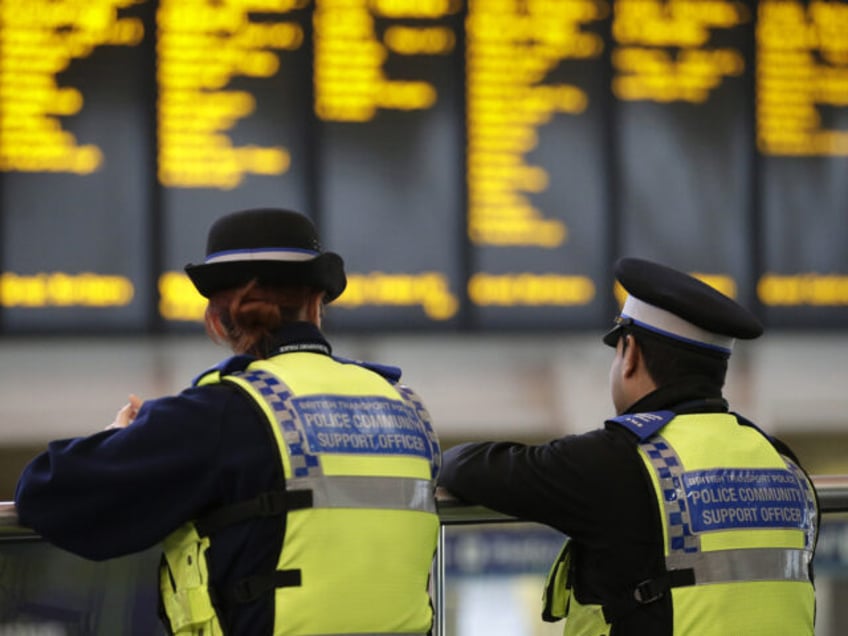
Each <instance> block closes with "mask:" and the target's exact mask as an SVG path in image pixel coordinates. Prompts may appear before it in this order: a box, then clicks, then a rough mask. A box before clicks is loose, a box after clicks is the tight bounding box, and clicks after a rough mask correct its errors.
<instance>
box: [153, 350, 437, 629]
mask: <svg viewBox="0 0 848 636" xmlns="http://www.w3.org/2000/svg"><path fill="white" fill-rule="evenodd" d="M214 382H227V383H232V384H234V385H236V386H238V387H239V388H240V389H241V390H242V391H243V392H244V393H245V394H246V395H248V396H250V397H251V398H252V399H253V400H255V401H256V403H257V405H258V406H259V407H260V408H261V410H262V412H263V413H264V414H265V416H266V419H267V421H268V425H269V427H270V429H271V431H272V432H273V436H274V439H275V440H276V443H277V448H278V450H279V458H280V462H281V464H282V468H283V474H284V476H285V480H286V486H285V494H284V496H281V495H280V493H275V492H273V491H272V492H269V493H265V494H264V495H262V496H261V497H259V498H258V499H257V500H251V501H249V502H241V503H237V504H234V505H232V506H228V507H226V508H224V509H222V510H220V511H216V512H213V513H212V514H211V515H209V516H208V517H205V518H204V519H201V520H197V521H196V522H194V523H191V524H187V525H186V526H184V527H183V528H181V529H179V530H178V531H177V532H175V533H174V534H173V535H171V536H170V537H168V539H167V540H166V542H165V545H164V553H165V555H164V559H163V567H162V568H161V573H160V588H161V591H162V604H163V608H164V613H165V615H166V616H167V619H168V621H167V622H168V623H169V624H170V627H171V629H172V630H173V632H174V633H176V634H180V635H182V634H194V635H198V636H200V635H201V634H202V635H203V636H216V635H218V634H224V633H225V632H224V631H223V630H222V626H221V624H220V622H219V620H218V617H217V613H216V611H215V606H214V604H213V602H212V598H214V597H215V595H213V596H212V597H210V594H209V589H208V579H207V570H206V558H205V551H206V550H207V549H208V547H209V545H210V542H214V540H215V536H214V530H215V529H216V528H218V527H221V526H222V525H227V524H230V523H235V522H241V521H245V520H248V519H250V518H252V517H256V516H260V515H285V528H286V529H285V537H284V540H283V547H282V550H281V552H280V554H279V556H278V559H277V563H276V567H275V569H274V570H271V571H268V572H257V573H255V575H254V576H252V577H249V578H247V579H244V580H242V581H239V582H237V584H236V585H235V587H234V588H233V589H231V590H215V592H216V595H217V597H219V598H222V599H226V600H227V601H229V602H234V603H242V602H250V601H253V600H256V599H257V598H259V597H261V596H263V595H267V594H269V593H271V594H272V595H273V600H274V617H275V618H274V632H273V633H274V635H275V636H308V635H315V634H321V635H333V634H365V633H367V634H426V633H427V632H428V631H429V629H430V627H431V624H432V621H433V611H432V606H431V603H430V597H429V593H428V584H429V574H430V569H431V566H432V561H433V556H434V553H435V549H436V542H437V538H438V531H439V518H438V515H437V512H436V505H435V498H434V486H435V477H436V474H435V473H436V471H437V470H438V462H439V460H440V451H439V446H438V440H437V438H436V435H435V433H434V431H433V428H432V425H431V422H430V418H429V415H428V413H427V411H426V409H425V407H424V406H423V405H422V404H421V402H420V400H419V399H418V398H417V397H416V396H415V394H414V393H413V392H412V391H411V390H409V389H408V388H406V387H404V386H401V385H393V384H392V383H390V382H389V381H387V380H386V379H385V378H383V377H381V376H380V375H378V374H376V373H374V372H373V371H371V370H368V369H366V368H363V367H361V366H358V365H356V364H348V363H342V362H339V361H337V360H335V359H333V358H331V357H329V356H326V355H318V354H315V353H303V352H297V353H286V354H284V355H279V356H276V357H273V358H271V359H269V360H259V361H254V362H252V363H250V364H249V365H248V366H247V367H246V368H245V369H244V370H243V371H241V372H237V373H232V374H226V375H220V374H219V373H217V372H216V373H212V374H210V375H209V376H207V377H205V378H204V379H203V380H201V382H200V383H201V384H209V383H214ZM222 602H225V601H222Z"/></svg>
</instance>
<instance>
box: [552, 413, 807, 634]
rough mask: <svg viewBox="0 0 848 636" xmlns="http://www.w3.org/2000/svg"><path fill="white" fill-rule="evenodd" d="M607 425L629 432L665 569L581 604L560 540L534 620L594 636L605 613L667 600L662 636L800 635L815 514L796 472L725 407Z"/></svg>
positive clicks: (604, 624) (606, 623) (610, 618)
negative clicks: (600, 601)
mask: <svg viewBox="0 0 848 636" xmlns="http://www.w3.org/2000/svg"><path fill="white" fill-rule="evenodd" d="M612 421H613V422H616V423H618V424H619V425H621V426H624V427H625V428H627V429H629V430H630V431H632V432H633V433H635V434H636V436H637V437H638V452H639V456H640V458H641V459H642V462H643V464H644V466H645V469H646V470H647V472H648V474H649V475H650V478H651V483H652V484H653V486H654V491H655V494H656V498H657V505H658V507H659V511H660V517H661V519H662V528H663V543H664V546H665V548H664V557H665V569H664V571H662V572H657V573H656V574H655V575H654V576H652V577H651V578H649V579H647V580H645V581H642V582H638V583H636V584H634V587H633V589H632V598H629V599H625V600H624V601H621V600H618V601H613V602H610V603H609V604H606V605H604V606H601V605H589V604H587V605H582V604H580V603H579V602H578V601H577V600H576V599H575V597H574V595H573V594H572V593H571V592H573V590H572V589H571V587H572V583H571V582H570V581H569V580H568V579H569V578H573V577H569V573H568V570H569V554H568V553H569V550H568V544H566V548H565V549H564V550H563V553H562V554H561V556H560V558H559V559H558V560H557V562H556V563H555V564H554V567H553V568H552V570H551V574H550V575H549V579H548V585H547V587H546V597H545V602H546V608H545V613H543V617H545V618H546V620H552V619H556V618H559V617H561V616H565V617H566V624H565V630H564V633H565V634H566V635H567V636H589V635H591V636H604V635H608V634H609V631H610V629H611V624H612V623H613V622H614V621H615V620H616V618H617V617H621V616H623V615H625V614H626V613H627V612H629V611H633V610H635V609H636V608H638V607H639V606H640V605H644V604H648V603H652V602H655V601H657V600H659V599H660V598H663V597H664V596H666V595H670V596H671V606H672V612H673V616H672V625H673V632H672V634H673V636H692V635H697V636H726V635H727V634H745V636H759V635H762V636H772V635H774V634H792V635H793V636H804V635H809V636H812V635H813V633H814V629H813V624H814V618H815V591H814V588H813V583H812V573H811V563H812V558H813V553H814V549H815V542H816V538H817V530H818V518H819V517H818V509H817V503H816V497H815V491H814V489H813V486H812V484H811V482H810V480H809V478H808V477H807V475H806V474H805V473H804V472H803V470H801V468H800V467H799V466H797V465H796V464H795V463H794V462H793V461H792V460H791V459H790V458H788V457H785V456H782V455H781V454H779V453H778V451H777V450H776V449H775V447H774V446H773V445H772V444H771V442H770V441H769V440H768V439H767V437H766V436H765V435H764V434H763V433H762V432H760V431H759V430H758V429H757V428H756V427H755V426H753V424H751V423H750V422H747V421H745V420H743V419H742V418H740V417H739V416H737V415H735V414H728V413H700V414H690V415H676V414H675V413H673V412H671V411H659V412H654V413H638V414H629V415H623V416H620V417H617V418H613V420H612Z"/></svg>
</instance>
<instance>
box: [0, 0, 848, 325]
mask: <svg viewBox="0 0 848 636" xmlns="http://www.w3.org/2000/svg"><path fill="white" fill-rule="evenodd" d="M845 24H848V2H828V3H817V2H803V1H800V0H799V1H795V2H792V1H785V0H780V1H778V0H760V1H759V2H755V1H754V0H747V1H731V0H727V1H721V2H708V3H707V2H700V1H697V0H689V1H687V0H676V1H675V2H663V1H660V0H657V1H655V2H645V1H644V0H639V1H637V0H584V1H574V0H573V1H569V2H566V1H564V0H563V1H561V2H557V1H550V2H523V1H519V0H513V1H507V2H486V1H483V0H476V1H475V0H350V1H346V2H344V3H339V2H333V1H331V0H290V1H288V2H275V3H268V2H256V3H243V4H239V5H233V4H230V3H219V2H214V1H212V0H207V1H205V2H192V3H185V2H181V1H179V0H159V1H158V2H154V1H152V0H148V1H144V0H141V1H139V0H89V1H86V2H82V1H81V0H80V1H79V2H64V3H62V4H61V7H60V6H59V5H56V3H52V2H47V1H41V0H39V1H34V2H31V3H19V5H16V6H14V7H11V6H10V7H7V8H6V9H5V12H4V21H3V23H2V25H0V36H2V41H3V43H4V44H3V46H2V47H0V56H2V62H3V64H2V67H0V68H1V69H2V70H0V87H2V91H0V122H2V125H0V162H2V163H0V270H2V271H1V272H0V329H2V333H9V334H18V333H27V332H37V333H51V332H55V333H91V332H96V333H108V332H157V331H168V330H175V329H176V330H200V329H201V326H200V321H201V318H202V315H203V309H204V299H203V298H201V297H200V296H199V295H198V294H197V293H196V292H195V291H194V289H193V288H192V286H191V284H190V282H189V281H188V279H187V277H186V276H185V274H184V271H183V267H184V266H185V265H186V264H187V263H189V262H195V263H196V262H199V261H201V260H202V259H203V257H204V252H205V240H206V233H207V231H208V229H209V226H210V225H211V223H212V222H213V221H214V220H215V219H216V218H218V217H219V216H221V215H223V214H225V213H227V212H230V211H235V210H239V209H244V208H249V207H285V208H291V209H295V210H299V211H302V212H304V213H305V214H307V215H308V216H309V217H310V218H312V219H313V221H314V222H315V223H316V224H317V225H318V226H319V229H320V231H321V233H322V236H323V241H324V246H325V248H327V249H330V250H332V251H335V252H337V253H339V254H341V255H342V256H343V258H344V259H345V263H346V268H347V272H348V278H349V285H348V289H347V291H346V292H345V294H343V295H342V296H341V297H340V298H339V299H338V300H337V301H336V302H335V303H334V304H333V305H332V306H331V307H330V308H329V311H328V314H327V324H328V326H330V327H331V328H332V329H333V330H334V331H341V332H344V331H346V330H348V331H351V332H363V331H365V332H368V331H375V332H379V333H382V332H386V331H395V330H396V331H403V330H416V331H435V332H438V331H457V330H466V331H476V332H495V331H504V330H534V329H548V330H553V329H556V330H576V329H602V328H604V327H605V326H606V325H607V324H608V322H609V318H610V316H611V314H612V313H613V312H614V310H615V302H614V296H613V293H612V292H613V283H612V280H611V275H610V272H611V267H612V263H613V261H614V260H615V259H616V258H617V257H619V256H624V255H630V256H640V257H645V258H650V259H655V260H659V261H661V262H664V263H666V264H669V265H672V266H674V267H677V268H680V269H683V270H686V271H689V272H691V273H694V274H696V275H698V276H700V277H702V278H703V279H705V280H706V281H708V282H709V283H711V284H713V285H715V286H716V287H717V288H719V289H720V290H722V291H724V292H725V293H728V294H729V295H731V296H733V297H735V298H737V299H739V300H740V301H742V302H744V303H745V304H748V305H749V306H752V307H754V308H755V310H756V311H758V312H759V313H760V314H761V316H762V318H763V319H764V322H766V324H767V326H774V327H779V328H789V329H791V328H799V329H812V328H822V327H829V328H841V327H843V326H844V325H846V324H848V320H846V319H848V252H846V250H845V249H844V246H845V245H846V244H848V185H846V180H845V179H844V177H843V175H844V173H845V170H846V169H847V168H848V99H846V98H845V95H846V94H848V54H846V47H845V45H844V29H841V28H840V25H845Z"/></svg>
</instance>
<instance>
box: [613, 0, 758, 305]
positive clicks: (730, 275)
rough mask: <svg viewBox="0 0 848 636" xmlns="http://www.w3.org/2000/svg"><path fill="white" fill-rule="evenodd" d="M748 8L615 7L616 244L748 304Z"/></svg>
mask: <svg viewBox="0 0 848 636" xmlns="http://www.w3.org/2000/svg"><path fill="white" fill-rule="evenodd" d="M753 19H754V16H753V14H752V12H751V8H750V7H749V6H747V5H746V4H745V3H743V2H738V1H736V0H713V1H711V2H703V1H702V0H677V1H675V2H669V3H665V2H661V1H660V0H648V1H646V0H617V2H616V3H615V17H614V21H613V28H612V36H613V47H614V48H613V52H612V67H613V79H612V91H613V94H614V95H615V97H616V98H617V99H618V100H619V103H618V105H617V108H616V112H617V144H616V145H617V150H618V153H619V154H618V161H617V165H618V166H619V171H618V174H619V178H620V181H619V187H618V188H617V192H618V196H619V205H620V208H619V215H620V222H621V224H620V229H619V240H620V243H619V247H620V250H621V252H622V253H626V254H631V255H634V256H640V257H644V258H649V259H654V260H659V261H664V262H669V263H675V265H676V267H678V268H681V269H684V270H686V271H689V272H693V273H697V274H698V275H699V276H700V277H701V278H703V279H704V280H706V281H707V282H709V283H710V284H712V285H713V286H715V287H717V288H718V289H720V290H721V291H722V292H724V293H725V294H728V295H730V296H732V297H736V298H738V299H739V300H741V301H743V302H745V303H746V304H750V302H751V301H752V300H753V298H752V297H751V294H749V293H747V290H751V289H752V284H753V280H754V279H753V271H752V267H751V266H752V263H751V260H750V259H749V257H748V255H749V254H750V250H751V246H752V236H753V235H752V225H751V216H750V214H749V210H751V203H752V201H753V198H752V197H753V192H754V187H755V183H754V180H753V176H754V174H753V166H754V162H753V153H754V149H753V148H752V145H751V139H752V136H753V116H752V114H751V113H752V111H753V108H754V96H753V90H751V82H752V79H751V78H752V77H753V72H754V71H753V64H752V63H751V57H750V55H746V53H747V52H748V51H750V50H751V44H752V42H753V37H752V33H753V32H752V24H753Z"/></svg>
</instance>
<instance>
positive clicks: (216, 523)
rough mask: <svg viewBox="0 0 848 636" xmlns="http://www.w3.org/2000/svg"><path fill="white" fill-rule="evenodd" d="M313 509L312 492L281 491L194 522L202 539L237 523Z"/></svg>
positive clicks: (225, 507) (214, 512)
mask: <svg viewBox="0 0 848 636" xmlns="http://www.w3.org/2000/svg"><path fill="white" fill-rule="evenodd" d="M311 507H312V491H311V490H288V491H286V490H279V491H271V492H265V493H262V494H261V495H259V496H257V497H254V498H253V499H248V500H247V501H241V502H239V503H235V504H231V505H229V506H224V507H222V508H218V509H217V510H213V511H212V512H210V513H209V514H207V515H205V516H203V517H201V518H200V519H197V520H196V521H195V522H194V525H195V527H196V528H197V533H198V534H199V535H200V536H201V537H205V536H208V535H210V534H213V533H214V532H216V531H218V530H220V529H221V528H225V527H227V526H231V525H233V524H236V523H241V522H243V521H248V520H250V519H258V518H261V517H276V516H279V515H283V514H286V513H287V512H289V511H292V510H301V509H303V508H311Z"/></svg>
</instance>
